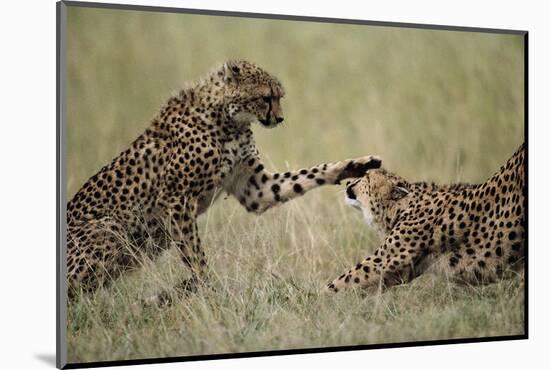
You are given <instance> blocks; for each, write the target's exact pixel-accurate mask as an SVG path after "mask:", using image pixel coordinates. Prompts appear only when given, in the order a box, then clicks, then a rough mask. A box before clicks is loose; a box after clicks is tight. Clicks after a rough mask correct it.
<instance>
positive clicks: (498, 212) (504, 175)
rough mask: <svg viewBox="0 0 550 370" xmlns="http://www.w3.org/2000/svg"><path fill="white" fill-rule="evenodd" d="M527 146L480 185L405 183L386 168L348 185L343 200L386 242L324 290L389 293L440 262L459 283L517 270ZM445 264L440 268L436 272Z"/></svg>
mask: <svg viewBox="0 0 550 370" xmlns="http://www.w3.org/2000/svg"><path fill="white" fill-rule="evenodd" d="M524 155H525V149H524V145H521V146H520V148H519V149H518V150H517V151H516V153H515V154H514V155H513V156H512V157H511V158H510V159H509V160H508V162H506V164H505V165H504V166H502V167H501V168H500V170H499V171H498V172H497V173H496V174H495V175H494V176H493V177H491V178H490V179H489V180H487V181H486V182H485V183H483V184H478V185H472V184H455V185H447V186H438V185H434V184H427V183H412V184H411V183H408V182H407V181H405V180H403V179H402V178H400V177H399V176H396V175H394V174H391V173H388V172H386V171H385V170H383V169H378V170H373V171H369V172H367V174H366V175H365V176H364V177H363V178H362V179H360V180H356V181H354V182H352V183H351V184H350V185H348V187H347V189H346V201H347V203H348V204H350V205H351V206H353V207H355V208H357V209H359V210H360V211H361V212H362V213H363V215H364V217H365V220H366V222H367V223H368V224H369V225H371V226H373V227H374V228H375V229H377V230H378V231H379V232H380V233H381V234H382V236H384V237H385V240H384V243H383V244H382V246H381V247H379V248H378V249H377V250H376V251H375V252H374V254H373V255H371V256H368V257H367V258H365V259H364V260H363V261H362V262H360V263H358V264H357V265H356V266H355V267H353V268H352V269H350V270H348V271H347V272H346V273H344V274H342V275H341V276H340V277H338V278H337V279H335V280H333V281H332V282H331V283H330V284H328V285H327V286H326V287H325V289H326V290H327V291H331V292H338V291H339V290H342V289H344V288H348V287H353V286H359V287H362V288H366V287H388V286H391V285H395V284H399V283H402V282H407V281H410V280H412V279H414V278H415V277H417V276H418V275H420V274H422V273H423V272H424V271H425V270H426V268H427V267H429V266H430V265H431V264H432V263H433V262H434V261H436V260H438V261H439V263H438V265H440V267H444V268H445V269H446V270H448V271H450V273H451V274H452V276H454V277H455V278H457V280H459V281H463V282H467V283H482V282H491V281H493V280H494V279H495V278H496V277H498V276H501V275H502V272H503V271H504V270H506V269H511V270H516V271H517V270H521V269H522V268H523V259H524V254H525V248H526V245H525V207H526V203H525V174H524V166H525V163H524ZM441 265H443V266H441Z"/></svg>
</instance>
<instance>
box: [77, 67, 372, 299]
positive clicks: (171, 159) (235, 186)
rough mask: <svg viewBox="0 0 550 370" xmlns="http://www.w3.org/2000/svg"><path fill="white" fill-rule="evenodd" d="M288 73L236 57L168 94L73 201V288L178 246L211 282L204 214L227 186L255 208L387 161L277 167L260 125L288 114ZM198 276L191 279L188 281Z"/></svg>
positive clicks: (97, 282)
mask: <svg viewBox="0 0 550 370" xmlns="http://www.w3.org/2000/svg"><path fill="white" fill-rule="evenodd" d="M283 95H284V91H283V87H282V86H281V84H280V82H279V81H278V80H277V79H276V78H275V77H273V76H271V75H270V74H269V73H267V72H266V71H264V70H263V69H261V68H259V67H258V66H256V65H254V64H252V63H250V62H246V61H228V62H227V63H225V64H223V66H221V67H220V68H218V69H216V70H215V71H213V72H211V73H210V74H209V75H208V76H207V77H206V78H204V79H202V80H201V81H200V82H198V83H196V84H194V85H192V86H189V87H187V88H185V89H183V90H182V91H181V92H180V93H179V94H178V95H177V96H175V97H172V98H171V99H169V101H168V103H167V104H166V105H165V106H164V107H163V108H162V109H161V111H160V112H159V114H158V115H157V116H156V117H155V118H154V119H153V120H152V123H151V125H150V126H149V128H147V129H146V130H145V132H144V133H143V134H142V135H140V136H139V137H138V138H137V139H136V140H135V141H134V142H133V143H132V144H131V146H130V147H129V148H128V149H127V150H125V151H123V152H122V153H121V154H120V155H118V156H117V157H116V158H114V159H113V160H112V162H111V163H110V164H108V165H106V166H105V167H103V168H102V169H101V170H100V171H99V172H98V173H96V174H95V175H94V176H92V177H91V178H90V179H89V180H88V181H86V183H85V184H84V185H83V186H82V188H81V189H80V190H79V191H78V192H77V193H76V194H75V195H74V197H73V199H72V200H70V201H69V202H68V204H67V268H68V274H67V282H68V287H69V293H70V295H71V296H72V294H71V292H73V290H75V289H80V288H82V289H83V290H84V291H91V290H94V289H96V288H97V287H99V286H101V285H103V284H104V283H107V282H109V281H111V280H112V279H114V278H115V277H116V276H117V275H119V274H120V272H122V271H125V270H128V269H130V268H133V267H136V266H138V265H139V261H140V260H141V259H140V256H144V255H148V256H151V257H155V256H156V255H158V254H159V253H160V252H162V251H163V250H165V249H167V248H169V247H171V246H174V247H176V248H177V249H178V250H179V252H180V253H181V260H182V262H183V264H184V265H186V266H188V267H189V268H190V269H191V272H192V279H190V281H189V280H188V281H186V282H183V283H182V284H183V285H182V286H183V287H184V288H189V286H193V285H194V284H195V283H196V282H201V281H204V278H205V271H206V258H205V254H204V252H203V249H202V246H201V243H200V239H199V236H198V232H197V223H196V219H197V216H199V215H200V214H201V213H203V212H204V211H205V210H206V209H207V208H208V206H209V205H210V204H212V202H213V201H214V200H215V199H216V198H217V197H218V195H219V194H220V193H221V192H222V191H225V192H226V193H228V194H230V195H233V196H235V197H236V198H237V199H238V201H239V202H240V204H242V205H243V206H244V207H245V208H246V209H247V210H248V211H250V212H254V213H257V214H261V213H262V212H264V211H266V210H267V209H269V208H270V207H273V206H276V205H278V204H281V203H283V202H286V201H288V200H290V199H292V198H295V197H298V196H301V195H303V194H304V193H306V192H307V191H309V190H311V189H313V188H316V187H319V186H322V185H325V184H337V183H339V182H340V181H341V180H343V179H346V178H350V177H360V176H362V175H363V174H364V172H365V171H366V170H367V169H370V168H378V167H380V163H381V162H380V160H379V159H378V158H376V157H373V156H366V157H362V158H358V159H354V160H351V159H347V160H344V161H341V162H335V163H327V164H321V165H318V166H315V167H311V168H308V169H301V170H297V171H289V172H284V173H271V172H268V171H266V170H265V168H264V165H263V164H262V163H261V161H260V158H259V154H258V151H257V149H256V146H255V144H254V140H253V137H252V130H251V124H252V123H257V124H260V125H261V126H263V127H266V128H272V127H275V126H277V125H279V124H280V123H281V122H282V121H283V116H282V111H281V105H280V99H281V98H282V97H283ZM188 283H189V284H191V283H192V284H191V285H188Z"/></svg>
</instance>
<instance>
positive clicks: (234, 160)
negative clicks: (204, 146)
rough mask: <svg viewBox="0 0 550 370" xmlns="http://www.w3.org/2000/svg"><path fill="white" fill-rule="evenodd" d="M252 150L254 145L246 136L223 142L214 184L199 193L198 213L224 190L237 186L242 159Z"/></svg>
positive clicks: (205, 208)
mask: <svg viewBox="0 0 550 370" xmlns="http://www.w3.org/2000/svg"><path fill="white" fill-rule="evenodd" d="M251 147H252V149H251ZM254 150H255V148H254V146H253V145H251V143H250V142H249V141H248V140H247V138H241V137H239V138H235V139H233V140H230V141H227V142H225V143H224V144H223V146H222V150H221V157H220V165H219V166H218V168H217V172H216V174H215V186H214V187H213V188H212V189H211V190H207V191H204V192H203V193H202V194H201V196H200V198H199V202H198V210H199V213H203V212H204V211H206V210H207V209H208V207H209V206H210V205H211V204H213V203H214V202H215V201H216V199H218V197H219V196H220V194H221V193H222V192H223V191H224V190H225V191H227V192H231V189H234V188H235V187H236V186H237V184H238V182H239V181H240V180H242V179H241V178H242V176H241V175H242V172H243V171H242V168H243V161H244V159H245V158H247V157H248V156H249V155H250V153H251V151H252V152H253V151H254Z"/></svg>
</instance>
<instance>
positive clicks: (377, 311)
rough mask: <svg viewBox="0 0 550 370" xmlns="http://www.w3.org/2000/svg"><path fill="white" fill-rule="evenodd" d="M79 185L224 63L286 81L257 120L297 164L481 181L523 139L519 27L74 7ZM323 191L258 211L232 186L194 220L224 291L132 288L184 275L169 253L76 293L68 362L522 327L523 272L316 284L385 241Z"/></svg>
mask: <svg viewBox="0 0 550 370" xmlns="http://www.w3.org/2000/svg"><path fill="white" fill-rule="evenodd" d="M68 15H69V22H68V54H67V61H68V81H67V83H68V85H67V89H68V94H67V100H68V105H67V106H68V111H67V115H68V122H67V127H68V133H67V157H68V159H67V167H68V168H67V173H68V180H67V181H68V184H67V186H68V194H67V195H68V197H69V198H70V197H72V195H74V193H75V192H76V191H77V190H78V188H79V187H80V186H81V185H82V184H83V183H84V182H85V181H86V179H87V178H89V177H90V176H91V175H93V174H94V173H95V172H96V171H97V170H98V169H99V168H100V167H101V166H103V165H104V164H105V163H107V162H108V161H110V160H111V159H112V158H113V157H114V156H115V155H117V154H118V153H119V152H120V151H122V150H124V149H125V148H126V146H127V145H128V144H129V143H130V142H131V141H132V140H133V139H134V138H135V137H137V135H138V134H140V133H141V132H142V131H143V130H144V129H145V127H147V125H148V121H149V119H150V118H151V117H152V116H153V115H154V114H155V112H156V111H157V109H159V107H160V105H161V104H163V103H164V101H165V100H166V99H167V98H168V97H169V96H170V94H172V93H174V92H176V91H177V90H178V89H179V88H181V87H182V86H183V84H184V83H185V82H187V81H192V80H195V79H197V78H199V77H200V76H202V75H204V74H205V73H206V72H208V71H209V70H210V69H211V68H212V67H213V66H214V65H216V64H217V63H220V62H222V61H224V60H225V59H228V58H244V59H249V60H251V61H254V62H256V63H258V64H259V65H261V66H263V67H264V68H265V69H267V70H268V71H270V72H272V73H273V74H275V75H276V76H277V77H279V78H280V80H281V81H282V82H283V84H284V86H285V88H286V91H287V96H286V97H285V99H284V101H283V108H284V109H285V118H286V120H285V125H284V126H282V127H280V128H276V129H274V130H264V129H262V128H260V127H255V128H254V131H255V135H256V141H257V144H258V147H259V149H260V151H261V153H262V158H263V159H264V162H265V163H266V165H267V167H268V168H269V169H270V170H278V171H284V170H286V169H287V168H297V167H302V166H308V165H313V164H316V163H321V162H325V161H334V160H338V159H344V158H349V157H356V156H362V155H366V154H378V155H380V156H382V158H383V159H384V166H385V167H387V168H388V169H390V170H392V171H395V172H397V173H399V174H400V175H402V176H404V177H406V178H408V179H409V180H413V181H414V180H433V181H438V182H441V183H446V182H453V181H468V182H480V181H483V180H484V179H485V178H487V177H488V176H490V175H491V174H492V173H493V172H494V171H495V170H496V169H497V168H498V167H499V166H500V165H501V164H502V163H503V162H504V161H505V160H506V159H507V157H508V156H510V155H511V154H512V153H513V152H514V151H515V149H516V148H517V146H518V145H519V144H520V143H521V142H522V141H523V120H524V117H523V111H524V106H523V99H524V91H523V86H524V80H523V44H522V39H521V37H520V36H512V35H496V34H479V33H467V32H449V31H430V30H413V29H398V28H387V27H366V26H352V25H333V24H317V23H308V22H289V21H271V20H251V19H239V18H223V17H206V16H191V15H181V14H180V15H176V14H153V13H144V12H137V11H127V12H123V11H112V10H91V9H77V8H70V9H69V13H68ZM342 198H343V195H342V188H341V187H326V188H323V189H319V190H314V191H312V192H311V193H309V194H307V195H306V196H304V197H303V198H301V199H298V200H296V201H293V202H290V203H288V204H285V205H284V206H282V207H280V208H277V209H272V210H270V211H268V212H267V213H265V214H264V215H262V216H261V217H256V216H254V215H251V214H247V213H246V211H245V210H244V209H242V208H241V207H240V206H239V205H238V204H237V202H235V201H234V200H233V199H220V200H219V201H218V202H217V203H216V204H215V205H214V206H213V207H212V208H211V209H210V211H209V212H208V213H207V214H205V215H203V216H201V218H200V219H199V223H200V230H201V234H202V239H203V244H204V246H205V249H206V252H207V254H208V258H209V262H210V267H211V287H210V288H209V289H206V290H204V291H201V292H199V293H198V294H193V295H191V296H189V297H185V298H181V299H178V300H177V301H176V302H175V304H174V305H172V306H171V307H165V308H157V307H143V306H141V305H139V304H136V302H137V298H138V297H142V296H146V295H148V294H152V293H154V292H157V291H159V290H160V289H163V288H168V287H170V286H171V285H172V284H173V283H174V282H175V281H178V280H179V279H180V278H181V277H182V276H183V275H185V274H187V271H185V270H183V269H181V266H180V264H179V262H178V259H177V258H176V256H175V255H174V254H173V253H170V252H169V253H167V255H165V256H162V257H161V258H160V259H159V260H158V261H155V262H151V261H148V262H147V263H145V266H143V268H141V269H139V270H137V271H135V272H133V273H130V274H127V275H125V276H123V277H122V278H121V279H119V280H117V281H116V282H115V284H113V286H112V287H110V288H109V289H105V290H100V291H98V292H97V293H96V294H94V295H92V296H89V297H81V299H79V300H78V301H77V302H76V303H74V304H72V305H70V306H69V312H68V319H69V320H68V321H69V322H68V358H69V361H71V362H79V361H99V360H115V359H129V358H147V357H162V356H185V355H196V354H209V353H225V352H241V351H259V350H274V349H288V348H307V347H324V346H340V345H353V344H367V343H388V342H401V341H414V340H429V339H445V338H470V337H482V336H496V335H514V334H522V333H523V305H524V294H523V293H524V285H523V279H522V277H517V278H513V279H508V280H503V281H501V282H498V283H496V284H492V285H489V286H485V287H464V286H459V285H455V284H453V283H451V282H449V281H448V280H447V279H446V278H445V277H444V276H440V275H435V274H426V275H424V276H422V277H420V278H418V279H417V280H415V281H413V282H412V283H410V284H407V285H403V286H399V287H395V288H392V289H390V290H389V291H387V292H385V293H383V294H375V295H366V294H364V293H363V292H357V291H352V292H347V293H344V294H339V295H337V296H335V297H330V296H329V297H326V296H322V295H320V294H319V290H320V287H321V286H322V285H323V284H324V283H326V282H327V281H329V280H330V279H332V278H334V277H335V276H337V275H338V274H339V273H341V272H342V271H343V270H344V269H346V268H347V267H349V266H351V265H353V264H354V263H355V262H356V261H357V260H359V259H360V258H362V257H364V256H365V255H366V254H367V253H369V252H372V251H373V250H374V249H375V248H376V247H377V245H378V243H379V242H380V240H379V238H378V237H377V236H376V235H375V234H374V233H372V232H371V231H370V230H368V229H367V227H366V225H364V224H363V222H362V220H361V218H360V216H359V215H358V214H357V213H356V212H355V211H354V210H352V209H349V208H348V207H346V206H345V205H344V204H343V201H342V200H343V199H342Z"/></svg>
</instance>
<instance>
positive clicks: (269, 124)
mask: <svg viewBox="0 0 550 370" xmlns="http://www.w3.org/2000/svg"><path fill="white" fill-rule="evenodd" d="M258 121H259V122H260V123H261V124H262V126H263V127H265V128H274V127H277V126H279V123H278V122H275V121H271V120H267V119H259V120H258Z"/></svg>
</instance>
